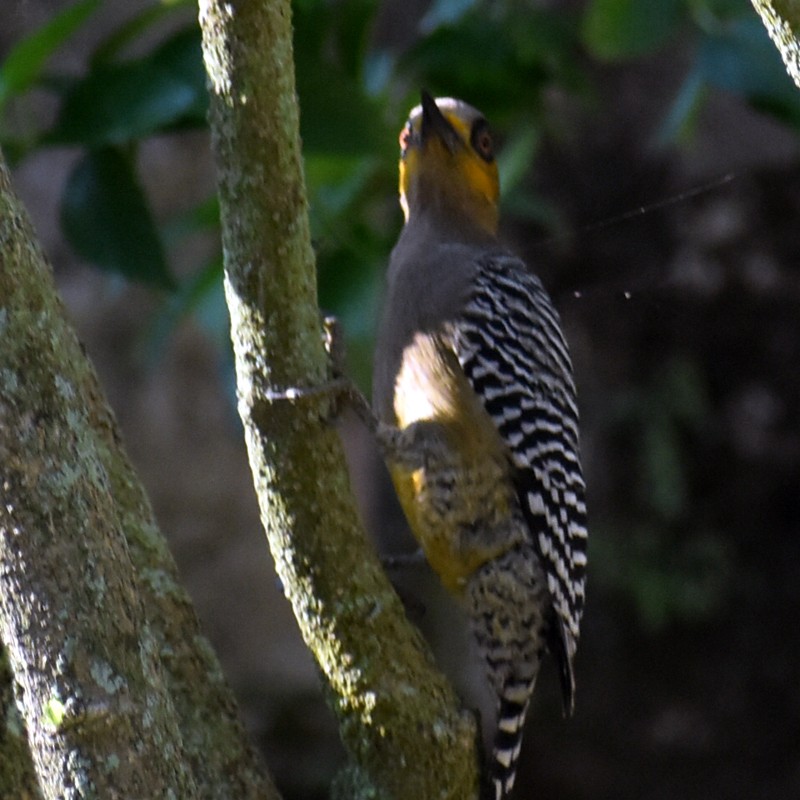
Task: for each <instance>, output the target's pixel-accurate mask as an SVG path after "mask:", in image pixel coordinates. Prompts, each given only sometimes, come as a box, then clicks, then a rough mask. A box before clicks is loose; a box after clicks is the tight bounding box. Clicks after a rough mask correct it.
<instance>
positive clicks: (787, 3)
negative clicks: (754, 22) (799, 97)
mask: <svg viewBox="0 0 800 800" xmlns="http://www.w3.org/2000/svg"><path fill="white" fill-rule="evenodd" d="M752 3H753V6H754V7H755V9H756V11H758V13H759V15H760V16H761V19H762V21H763V22H764V26H765V27H766V29H767V32H768V33H769V35H770V38H771V39H772V41H773V42H774V43H775V46H776V47H777V48H778V50H779V51H780V54H781V57H782V58H783V63H784V64H785V65H786V71H787V72H788V73H789V75H790V77H791V78H792V80H793V81H794V82H795V83H796V84H797V86H798V88H800V0H752Z"/></svg>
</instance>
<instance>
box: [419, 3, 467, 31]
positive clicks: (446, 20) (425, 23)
mask: <svg viewBox="0 0 800 800" xmlns="http://www.w3.org/2000/svg"><path fill="white" fill-rule="evenodd" d="M475 4H476V0H434V2H433V3H431V6H430V8H429V9H428V10H427V11H426V12H425V16H424V17H423V18H422V20H421V21H420V23H419V28H420V31H421V32H422V33H426V34H427V33H431V32H432V31H434V30H436V28H439V27H441V26H442V25H453V24H454V23H456V22H458V21H459V20H460V19H461V17H463V16H464V15H465V14H466V13H467V12H468V11H471V10H472V8H473V6H475Z"/></svg>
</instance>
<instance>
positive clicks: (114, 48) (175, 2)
mask: <svg viewBox="0 0 800 800" xmlns="http://www.w3.org/2000/svg"><path fill="white" fill-rule="evenodd" d="M196 5H197V3H196V0H160V2H157V3H155V4H154V5H150V6H147V7H145V8H143V9H142V10H141V11H140V12H139V13H138V14H136V15H135V16H134V17H132V18H131V19H129V20H128V21H127V22H124V23H123V24H122V25H120V26H119V27H118V28H115V29H114V30H113V31H112V32H111V33H110V35H109V36H108V37H107V38H106V39H105V40H104V41H103V42H101V44H100V45H99V46H98V47H97V49H96V50H95V51H94V53H92V63H93V64H98V63H100V62H101V61H111V60H113V59H114V58H115V57H116V56H117V55H118V54H119V53H120V52H121V51H122V50H124V49H125V47H127V46H128V45H129V44H131V43H132V42H134V41H136V39H138V38H139V37H141V36H142V34H144V33H147V32H148V31H149V30H150V29H151V28H152V27H153V26H154V25H156V24H157V23H159V22H161V20H163V19H164V18H168V17H171V16H174V15H175V13H176V12H179V11H180V10H181V9H182V8H188V7H193V6H196Z"/></svg>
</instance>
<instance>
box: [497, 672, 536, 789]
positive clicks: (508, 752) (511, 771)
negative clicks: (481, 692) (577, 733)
mask: <svg viewBox="0 0 800 800" xmlns="http://www.w3.org/2000/svg"><path fill="white" fill-rule="evenodd" d="M532 692H533V681H531V682H529V683H517V682H513V683H511V682H509V683H508V684H507V685H506V686H505V687H504V689H503V692H502V694H501V696H500V708H499V710H498V713H497V732H496V733H495V737H494V746H493V748H492V770H491V773H492V785H493V787H494V800H506V798H508V797H509V795H510V793H511V790H512V789H513V788H514V780H515V778H516V776H517V762H518V761H519V754H520V750H521V749H522V733H523V730H524V728H525V716H526V714H527V713H528V703H529V701H530V696H531V693H532Z"/></svg>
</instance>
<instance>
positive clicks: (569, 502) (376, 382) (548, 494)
mask: <svg viewBox="0 0 800 800" xmlns="http://www.w3.org/2000/svg"><path fill="white" fill-rule="evenodd" d="M399 177H400V179H399V194H400V205H401V206H402V209H403V215H404V219H405V223H404V225H403V228H402V231H401V233H400V236H399V238H398V240H397V243H396V245H395V247H394V248H393V250H392V253H391V257H390V260H389V265H388V268H387V272H386V285H385V290H384V301H383V309H382V312H381V317H380V323H379V328H378V333H377V337H376V346H375V356H374V367H373V399H372V413H373V415H374V418H375V421H376V424H375V431H376V435H377V438H378V443H379V446H380V449H381V452H382V455H383V458H384V459H385V461H386V464H387V467H388V470H389V473H390V475H391V478H392V481H393V484H394V487H395V491H396V493H397V496H398V499H399V501H400V505H401V506H402V508H403V511H404V513H405V516H406V518H407V520H408V523H409V527H410V529H411V532H412V533H413V535H414V537H415V538H416V540H417V541H418V543H419V545H420V547H421V550H422V552H423V553H424V555H425V558H426V559H427V561H428V563H429V564H430V566H431V567H432V568H433V570H434V571H435V572H436V573H437V574H438V576H439V578H440V580H441V582H442V584H443V585H444V587H445V588H446V589H447V590H448V591H449V592H450V593H451V594H452V595H453V596H454V597H455V598H456V599H457V600H458V602H459V603H460V604H461V605H462V607H463V608H464V609H465V611H466V616H467V618H468V620H469V625H470V629H471V633H472V636H473V638H474V640H475V642H476V643H477V647H478V651H479V652H480V653H481V655H482V658H483V661H484V663H485V666H486V671H487V677H488V681H489V684H490V686H491V687H492V688H493V691H494V694H495V696H496V701H497V716H496V720H495V724H494V731H495V732H494V736H493V742H492V750H491V755H490V757H489V759H488V764H487V768H486V770H485V783H484V785H485V786H486V787H487V791H486V795H487V796H490V797H492V798H494V800H505V799H506V798H508V797H509V796H510V795H511V793H512V789H513V787H514V781H515V776H516V770H517V763H518V759H519V755H520V749H521V746H522V734H523V726H524V723H525V719H526V714H527V712H528V707H529V703H530V699H531V695H532V692H533V689H534V684H535V682H536V678H537V675H538V673H539V667H540V663H541V661H542V659H543V657H544V655H545V653H548V652H549V653H550V654H551V655H552V657H553V658H554V660H555V663H556V666H557V669H558V674H559V677H560V686H561V692H562V699H563V705H564V709H565V714H571V713H572V711H573V708H574V696H575V677H574V660H575V653H576V649H577V645H578V639H579V629H580V621H581V616H582V613H583V608H584V600H585V583H586V565H587V561H586V545H587V522H586V503H585V484H584V479H583V473H582V469H581V463H580V445H579V430H578V422H579V417H578V407H577V399H576V390H575V382H574V378H573V369H572V364H571V360H570V355H569V350H568V347H567V343H566V341H565V339H564V336H563V333H562V330H561V323H560V318H559V315H558V313H557V311H556V309H555V307H554V305H553V303H552V301H551V299H550V297H549V295H548V294H547V292H546V291H545V289H544V287H543V286H542V283H541V281H540V280H539V278H538V277H537V276H536V275H535V274H534V273H533V272H532V271H531V270H530V269H529V268H528V266H527V265H526V264H525V262H524V261H523V260H521V259H520V258H519V257H518V256H516V255H514V254H513V253H512V252H511V251H510V250H509V249H507V248H506V247H505V246H503V244H501V242H500V240H499V238H498V222H499V210H498V203H499V196H500V190H499V178H498V169H497V161H496V156H495V152H494V141H493V136H492V132H491V130H490V128H489V124H488V122H487V121H486V119H485V117H484V116H483V114H481V113H480V112H479V111H478V110H477V109H475V108H474V107H473V106H471V105H469V104H467V103H465V102H463V101H461V100H457V99H453V98H449V97H443V98H438V99H434V98H433V97H432V96H431V95H430V94H429V93H428V92H425V91H423V92H422V93H421V103H420V104H419V105H417V106H416V107H415V108H413V109H412V111H411V113H410V116H409V118H408V122H407V123H406V125H405V126H404V127H403V129H402V131H401V133H400V162H399Z"/></svg>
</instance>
